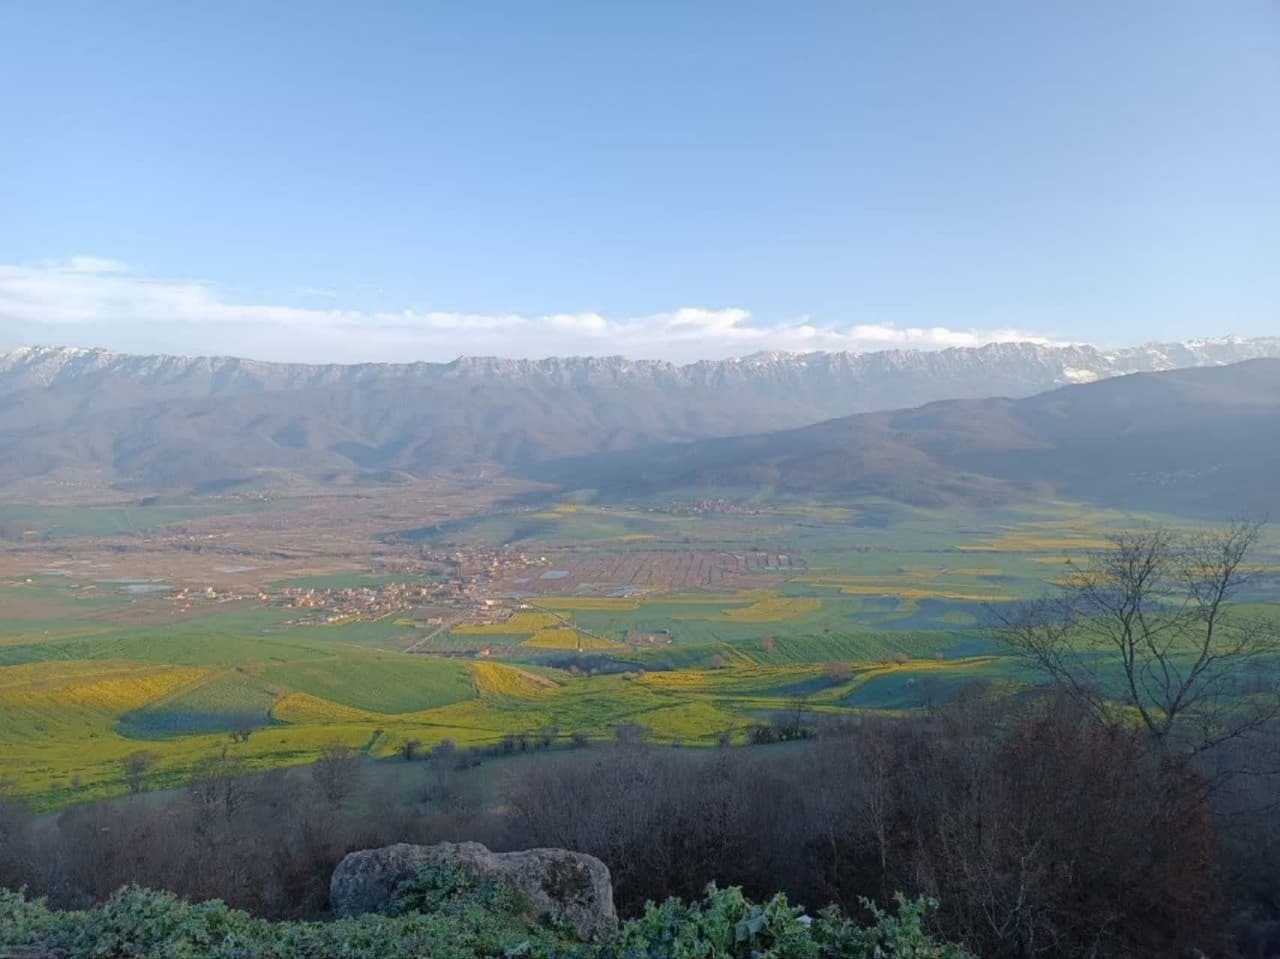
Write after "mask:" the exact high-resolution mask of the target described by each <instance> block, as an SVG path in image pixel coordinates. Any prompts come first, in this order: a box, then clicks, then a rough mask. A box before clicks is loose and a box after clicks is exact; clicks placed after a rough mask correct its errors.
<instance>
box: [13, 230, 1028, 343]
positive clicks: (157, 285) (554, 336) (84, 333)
mask: <svg viewBox="0 0 1280 959" xmlns="http://www.w3.org/2000/svg"><path fill="white" fill-rule="evenodd" d="M294 292H295V296H296V298H297V299H298V300H299V301H301V302H302V303H303V305H298V304H296V303H294V304H287V303H270V302H238V301H237V299H236V298H235V297H233V296H232V295H231V294H230V293H229V292H228V291H226V290H223V289H220V288H219V287H217V286H215V285H212V284H208V283H203V282H200V281H196V280H174V279H163V278H158V277H153V276H148V275H146V274H145V273H142V272H139V271H137V270H135V269H132V268H131V267H130V266H128V265H127V264H124V263H121V262H119V261H117V260H111V259H106V258H102V257H95V256H77V257H72V258H70V259H68V260H60V261H42V262H37V263H23V264H0V349H9V348H12V347H16V346H20V345H33V344H47V345H59V346H62V345H68V346H99V347H104V348H107V349H113V350H120V351H123V352H139V353H154V352H167V353H181V354H210V353H215V354H232V355H237V356H251V357H255V358H259V359H265V360H293V361H302V362H374V361H406V360H450V359H453V358H455V357H457V356H459V355H464V354H465V355H472V356H477V355H494V356H506V357H521V358H524V357H528V358H538V357H545V356H567V355H615V354H616V355H622V356H628V357H632V358H636V359H667V360H676V361H681V362H686V361H690V360H697V359H721V358H725V357H731V356H742V355H745V354H748V353H755V352H759V351H763V350H787V351H796V352H810V351H816V350H832V351H834V350H849V351H867V350H881V349H893V348H912V349H941V348H946V347H957V346H961V347H963V346H982V345H984V344H987V343H994V342H1003V341H1032V342H1041V343H1048V342H1051V341H1050V340H1049V339H1047V338H1045V337H1043V336H1037V335H1035V334H1032V333H1028V332H1025V331H1021V330H1013V329H995V330H979V329H949V328H945V327H931V328H905V327H898V326H891V325H881V324H867V323H860V324H854V325H848V326H840V325H836V324H830V325H824V324H819V323H815V322H813V321H811V320H809V319H807V318H804V319H799V320H787V321H783V322H779V323H766V322H762V321H761V320H759V319H757V318H756V317H754V316H753V315H752V314H751V312H750V311H749V310H746V309H741V308H737V307H721V308H706V307H693V306H684V307H679V308H677V309H672V310H670V311H667V312H661V313H652V314H647V315H643V316H603V315H600V314H598V313H550V314H542V315H527V314H519V313H500V314H486V313H458V312H444V311H437V310H429V309H428V310H422V309H404V310H360V309H339V308H336V307H334V306H332V305H326V304H331V303H332V302H333V301H334V300H336V299H338V296H337V294H336V292H334V291H330V290H327V289H319V288H304V289H299V290H296V291H294Z"/></svg>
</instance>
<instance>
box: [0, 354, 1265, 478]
mask: <svg viewBox="0 0 1280 959" xmlns="http://www.w3.org/2000/svg"><path fill="white" fill-rule="evenodd" d="M1257 357H1280V338H1265V339H1250V340H1245V339H1236V338H1229V339H1219V340H1200V341H1194V342H1189V343H1179V344H1150V345H1146V346H1141V347H1132V348H1126V349H1121V350H1111V351H1108V350H1101V349H1098V348H1095V347H1090V346H1080V345H1073V346H1048V345H1042V344H1033V343H1000V344H992V345H989V346H983V347H978V348H971V349H950V350H942V351H936V352H929V351H897V350H895V351H885V352H876V353H811V354H786V353H767V354H757V355H754V356H748V357H744V358H741V359H734V360H724V361H705V362H699V363H693V364H689V365H686V366H677V365H674V364H670V363H665V362H657V361H635V360H627V359H622V358H617V357H603V358H557V359H546V360H503V359H495V358H483V357H482V358H462V359H459V360H456V361H454V362H452V363H412V364H401V365H395V364H362V365H327V366H309V365H300V364H278V363H264V362H257V361H253V360H245V359H235V358H228V357H200V358H188V357H173V356H132V355H124V354H116V353H110V352H106V351H102V350H86V349H72V348H56V347H26V348H23V349H19V350H16V351H14V352H11V353H7V354H3V355H0V490H2V489H5V488H9V489H13V488H14V487H15V486H21V487H22V488H23V489H24V490H26V491H30V490H32V489H35V490H37V491H38V490H39V489H40V488H42V486H43V487H45V488H53V487H54V486H58V487H61V488H66V487H72V488H81V487H83V488H90V487H99V488H114V489H118V490H127V491H131V492H134V491H136V492H147V493H153V492H168V493H190V492H197V493H198V492H202V491H210V490H215V489H224V488H234V487H237V486H244V485H252V486H270V485H273V484H280V483H285V482H298V481H301V482H304V483H308V484H317V483H318V484H326V483H348V482H361V481H376V482H387V481H394V480H395V479H397V478H401V477H408V476H414V475H423V474H426V473H430V472H432V471H437V470H449V469H457V468H468V469H470V468H475V467H478V466H496V467H500V468H504V469H512V470H516V471H521V472H525V473H535V472H538V471H539V470H544V468H547V467H548V464H551V463H553V462H555V461H563V460H566V459H569V460H573V461H580V460H581V459H582V458H584V457H593V456H597V455H599V454H602V453H625V452H626V451H628V450H641V449H648V448H652V447H662V446H664V445H669V444H673V443H675V444H687V443H694V442H697V441H701V440H707V439H710V438H721V437H732V436H741V435H745V434H762V433H772V432H775V431H785V430H789V429H793V428H796V427H804V426H808V425H811V424H814V423H818V422H820V421H824V420H829V419H832V418H837V417H845V416H848V415H850V414H859V413H866V412H870V411H883V410H889V409H899V408H914V407H919V406H922V405H924V404H928V403H931V402H934V401H938V400H944V399H961V400H964V399H976V398H980V397H990V396H1003V397H1009V398H1020V397H1026V396H1029V395H1032V394H1036V393H1040V392H1043V391H1045V390H1049V389H1052V388H1054V387H1057V386H1061V385H1063V384H1073V383H1090V382H1094V381H1099V380H1107V379H1109V378H1111V377H1116V376H1120V375H1122V374H1129V373H1138V372H1146V371H1157V370H1171V369H1181V368H1195V367H1218V366H1222V365H1224V364H1231V363H1238V362H1240V361H1242V360H1247V359H1251V358H1257ZM596 465H597V466H598V465H599V464H596ZM593 468H595V467H593Z"/></svg>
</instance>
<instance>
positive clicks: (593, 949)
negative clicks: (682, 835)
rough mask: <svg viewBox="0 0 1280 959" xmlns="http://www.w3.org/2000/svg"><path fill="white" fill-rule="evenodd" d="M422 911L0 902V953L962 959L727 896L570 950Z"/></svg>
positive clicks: (510, 914) (475, 893)
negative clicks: (320, 914)
mask: <svg viewBox="0 0 1280 959" xmlns="http://www.w3.org/2000/svg"><path fill="white" fill-rule="evenodd" d="M418 896H422V897H425V899H426V900H427V901H428V903H429V905H428V904H427V903H421V904H418V905H415V906H414V908H408V909H406V908H405V907H406V906H407V905H408V903H407V902H406V900H403V899H402V900H401V901H399V903H398V905H397V909H396V910H395V911H396V913H397V914H396V915H393V916H384V915H368V916H361V917H359V918H355V919H340V920H336V921H333V922H321V923H316V922H275V923H273V922H269V921H266V920H263V919H255V918H254V917H252V916H250V915H248V914H247V913H244V912H240V911H237V910H234V909H230V908H228V907H227V906H225V905H224V904H223V903H221V902H206V903H201V904H199V905H194V906H193V905H188V904H187V903H184V902H182V901H181V900H179V899H177V898H176V897H175V896H173V895H172V894H170V893H159V892H153V891H150V890H146V889H140V888H137V887H128V888H125V889H122V890H120V891H119V892H118V893H117V894H116V895H114V896H112V897H111V898H110V899H109V900H108V901H107V902H105V903H103V904H102V905H100V906H97V907H95V908H93V909H91V910H88V911H83V912H52V911H50V910H49V909H47V908H46V907H45V905H44V904H43V903H42V902H32V901H30V900H27V899H26V898H25V897H23V896H22V895H20V894H15V893H5V892H2V891H0V949H6V948H8V949H13V948H17V949H22V950H39V951H41V952H45V953H52V952H55V951H56V952H57V953H59V954H61V955H65V956H67V957H69V959H99V957H104V956H112V957H129V959H153V957H155V959H160V957H163V959H186V957H190V959H197V957H199V959H205V957H208V959H329V957H342V959H401V957H403V959H417V957H422V956H431V957H432V959H481V957H485V959H487V957H494V956H506V957H512V959H515V957H530V959H537V957H544V959H964V957H965V956H966V953H965V952H964V950H962V949H960V948H958V947H956V946H950V945H939V944H936V943H934V942H933V940H932V939H930V937H929V935H928V934H927V932H926V931H925V928H924V922H923V920H924V914H925V912H926V909H927V904H926V903H922V902H921V903H913V902H907V901H906V900H900V901H899V903H898V911H897V915H890V914H888V913H884V912H881V911H880V910H877V909H874V908H873V909H871V919H872V922H871V924H870V925H869V926H862V925H859V924H857V923H855V922H853V921H851V920H849V919H848V918H846V917H845V916H844V915H842V914H841V913H840V912H839V911H838V910H835V909H829V910H826V911H824V912H823V913H822V914H821V915H820V916H818V917H817V918H815V919H812V920H810V919H808V917H802V915H801V910H799V909H798V908H796V907H794V906H791V905H790V904H788V902H787V900H786V898H785V897H784V896H776V897H774V898H773V899H772V900H770V901H769V902H767V903H764V904H762V905H756V904H754V903H752V902H750V901H748V900H747V899H745V898H744V897H743V895H742V893H741V892H740V891H739V890H737V889H723V890H721V889H716V888H715V887H714V886H713V887H711V888H709V889H708V890H707V892H706V896H705V898H703V899H702V900H701V901H699V902H694V903H689V904H686V903H684V902H680V901H677V900H669V901H667V902H664V903H662V904H661V905H650V906H649V907H648V908H647V909H646V911H645V913H644V915H643V916H642V917H640V918H639V919H636V920H633V921H631V922H627V923H625V924H624V925H623V927H622V928H621V929H620V930H619V931H618V934H617V935H616V937H614V938H612V939H610V940H608V941H606V942H601V943H591V944H585V943H580V942H576V941H574V940H573V939H572V938H571V937H569V936H568V935H566V934H565V933H563V932H562V931H559V930H556V929H552V928H547V927H545V926H539V925H537V924H534V923H531V922H530V921H529V920H528V919H526V918H525V917H524V916H522V915H521V912H520V909H519V899H518V896H517V895H515V894H514V893H512V892H511V891H510V890H507V891H503V890H499V889H485V890H480V889H477V888H475V887H474V884H471V883H467V882H465V881H462V880H460V879H459V877H456V876H453V877H450V876H445V875H442V874H440V872H439V870H437V872H436V873H435V874H433V875H431V876H429V877H425V881H424V882H423V883H420V884H417V887H416V892H415V893H413V894H411V895H410V897H409V898H410V899H414V898H415V897H418Z"/></svg>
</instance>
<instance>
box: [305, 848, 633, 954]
mask: <svg viewBox="0 0 1280 959" xmlns="http://www.w3.org/2000/svg"><path fill="white" fill-rule="evenodd" d="M435 863H452V864H453V865H455V866H457V867H458V868H459V869H462V870H464V871H466V872H468V873H470V874H471V875H473V876H475V877H476V878H477V879H485V880H491V881H495V880H496V881H501V882H505V883H507V884H509V885H511V886H513V887H514V888H515V889H517V890H518V891H519V892H521V893H523V894H524V896H525V897H526V898H527V899H528V900H529V903H530V905H532V906H533V908H534V909H535V910H536V911H537V912H538V913H539V914H540V915H541V916H550V917H552V918H555V919H559V920H563V921H565V922H568V923H569V924H570V925H571V926H572V927H573V929H574V930H575V931H576V932H577V934H578V936H579V937H580V938H582V939H584V940H585V939H593V938H596V937H597V936H600V935H601V934H603V933H606V932H609V931H611V930H612V929H614V928H615V927H616V926H617V923H618V914H617V912H615V911H614V908H613V883H612V882H611V880H610V878H609V867H608V866H606V865H605V864H604V863H602V862H601V861H600V860H599V859H597V858H596V857H595V856H587V855H584V854H583V853H578V852H569V851H568V850H566V849H526V850H525V851H524V852H490V851H489V850H488V849H487V848H486V847H484V846H482V845H481V844H480V843H478V842H464V843H451V842H445V843H440V844H439V845H435V846H414V845H411V844H409V843H403V842H402V843H397V844H396V845H394V846H384V847H382V848H381V849H366V850H363V851H361V852H353V853H350V854H349V855H347V856H346V857H345V858H344V859H343V860H342V862H340V863H338V868H337V869H335V870H334V871H333V879H332V880H331V881H330V883H329V900H330V903H331V904H332V906H333V911H334V912H335V913H336V914H337V915H339V916H358V915H360V914H362V913H366V912H377V911H378V910H380V909H382V908H384V907H385V906H386V905H387V903H388V902H390V900H391V899H392V897H394V896H395V894H396V890H397V889H398V888H399V886H400V885H401V884H402V883H404V882H405V881H406V880H409V879H412V878H413V877H414V876H416V875H417V874H418V872H419V871H420V870H421V869H422V868H423V867H424V866H427V865H431V864H435Z"/></svg>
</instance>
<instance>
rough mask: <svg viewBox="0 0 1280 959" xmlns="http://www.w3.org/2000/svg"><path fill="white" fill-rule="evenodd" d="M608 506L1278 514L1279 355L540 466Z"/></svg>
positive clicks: (547, 475) (542, 475) (545, 474)
mask: <svg viewBox="0 0 1280 959" xmlns="http://www.w3.org/2000/svg"><path fill="white" fill-rule="evenodd" d="M533 475H535V476H536V477H537V478H539V479H542V480H546V481H551V482H558V483H561V484H564V485H571V486H572V485H576V486H577V487H579V488H587V487H590V488H595V489H597V490H599V491H601V492H602V493H603V494H605V495H608V496H635V495H650V494H655V493H666V492H670V491H673V490H694V489H706V488H720V489H723V488H749V489H752V490H754V491H761V490H767V491H771V492H774V493H778V494H783V495H787V494H794V495H803V496H811V495H815V494H816V495H822V496H826V497H848V498H853V497H867V496H872V497H886V498H889V499H893V500H898V501H901V502H906V503H911V504H914V505H922V506H945V505H949V504H967V505H992V504H997V503H1005V502H1009V501H1015V500H1018V499H1026V498H1030V497H1032V496H1036V495H1039V496H1046V495H1048V496H1061V497H1066V498H1071V499H1079V500H1082V501H1087V502H1093V503H1098V504H1102V505H1107V506H1115V507H1123V508H1138V509H1144V510H1153V511H1156V510H1161V511H1169V512H1176V513H1186V514H1191V515H1212V516H1230V515H1242V514H1247V515H1251V516H1265V515H1268V514H1270V513H1273V512H1275V511H1276V510H1277V509H1278V508H1280V484H1277V482H1276V477H1277V475H1280V360H1253V361H1248V362H1244V363H1239V364H1234V365H1230V366H1225V367H1215V368H1201V369H1187V370H1179V371H1172V372H1164V373H1147V374H1137V375H1132V376H1124V377H1119V378H1114V379H1108V380H1104V381H1101V382H1097V383H1092V384H1087V385H1076V386H1067V387H1062V388H1060V389H1057V390H1053V391H1050V392H1046V393H1041V394H1038V395H1036V396H1032V397H1029V398H1024V399H983V400H951V401H941V402H937V403H931V404H927V405H924V406H921V407H917V408H913V409H906V410H898V411H893V412H884V413H869V414H862V415H859V416H852V417H845V418H840V419H835V420H830V421H827V422H824V423H819V424H816V425H814V426H809V427H804V428H801V429H795V430H785V431H780V432H770V433H761V434H757V435H752V436H743V437H733V438H725V439H714V440H703V441H699V442H696V443H687V444H671V445H667V446H663V447H660V448H653V449H647V450H643V451H636V452H631V453H622V454H607V455H597V456H594V457H585V458H579V459H574V460H568V461H560V462H557V463H552V464H547V465H544V466H543V467H541V468H539V469H537V470H535V471H534V474H533Z"/></svg>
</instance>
